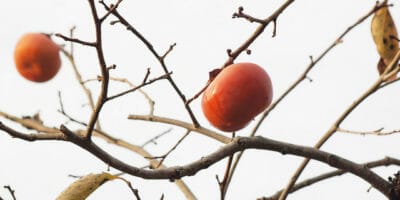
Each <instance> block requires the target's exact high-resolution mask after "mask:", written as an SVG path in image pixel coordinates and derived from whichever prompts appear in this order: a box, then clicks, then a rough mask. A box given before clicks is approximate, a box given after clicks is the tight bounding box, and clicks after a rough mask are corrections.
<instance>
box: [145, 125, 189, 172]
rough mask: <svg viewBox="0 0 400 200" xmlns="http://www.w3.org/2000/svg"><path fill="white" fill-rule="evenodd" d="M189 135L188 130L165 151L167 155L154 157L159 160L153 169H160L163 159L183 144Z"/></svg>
mask: <svg viewBox="0 0 400 200" xmlns="http://www.w3.org/2000/svg"><path fill="white" fill-rule="evenodd" d="M189 133H190V130H187V131H186V133H185V134H184V135H183V136H182V137H181V138H180V139H179V140H178V141H177V142H176V143H175V145H174V146H173V147H172V148H171V149H170V150H168V151H167V153H165V154H164V155H162V156H158V157H155V158H156V159H159V158H161V159H160V161H159V163H158V166H157V167H155V169H157V168H158V167H160V165H162V164H163V162H164V161H165V159H166V158H167V157H168V156H169V155H170V154H171V153H172V152H173V151H174V150H175V149H176V148H177V147H178V146H179V145H180V144H181V143H182V142H183V140H184V139H185V138H186V137H187V136H188V135H189ZM150 159H154V158H150Z"/></svg>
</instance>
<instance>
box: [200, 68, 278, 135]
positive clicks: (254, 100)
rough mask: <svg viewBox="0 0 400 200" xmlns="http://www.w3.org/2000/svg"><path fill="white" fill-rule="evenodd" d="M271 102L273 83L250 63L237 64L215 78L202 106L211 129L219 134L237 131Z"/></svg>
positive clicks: (205, 94)
mask: <svg viewBox="0 0 400 200" xmlns="http://www.w3.org/2000/svg"><path fill="white" fill-rule="evenodd" d="M271 101H272V83H271V79H270V78H269V75H268V74H267V72H266V71H265V70H264V69H263V68H261V67H260V66H258V65H256V64H253V63H237V64H232V65H230V66H228V67H226V68H225V69H223V70H222V71H221V72H220V73H219V74H218V75H217V77H215V79H214V80H213V81H212V82H211V83H210V85H209V86H208V87H207V89H206V90H205V91H204V93H203V98H202V104H201V105H202V109H203V113H204V115H205V116H206V118H207V119H208V121H209V122H210V123H211V124H212V125H213V126H215V127H216V128H218V129H220V130H221V131H237V130H239V129H242V128H244V127H245V126H246V125H247V124H248V123H249V122H250V121H251V120H252V119H253V118H254V117H255V116H257V115H258V114H260V113H261V112H262V111H263V110H265V109H266V108H267V107H268V106H269V105H270V104H271Z"/></svg>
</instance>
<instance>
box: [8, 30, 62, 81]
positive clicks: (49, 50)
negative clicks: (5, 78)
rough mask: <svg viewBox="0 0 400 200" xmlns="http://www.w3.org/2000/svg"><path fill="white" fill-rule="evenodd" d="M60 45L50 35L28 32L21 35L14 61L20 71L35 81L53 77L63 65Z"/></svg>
mask: <svg viewBox="0 0 400 200" xmlns="http://www.w3.org/2000/svg"><path fill="white" fill-rule="evenodd" d="M59 50H60V49H59V47H58V46H57V44H56V43H54V42H53V41H52V40H51V39H50V37H49V36H47V35H45V34H42V33H28V34H25V35H23V36H22V37H21V39H20V40H19V41H18V43H17V45H16V47H15V51H14V62H15V65H16V68H17V70H18V72H19V73H20V74H21V75H22V76H23V77H25V78H26V79H28V80H30V81H34V82H45V81H48V80H50V79H52V78H53V77H54V76H55V75H56V74H57V72H58V70H59V69H60V66H61V60H60V54H59Z"/></svg>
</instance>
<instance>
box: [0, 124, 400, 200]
mask: <svg viewBox="0 0 400 200" xmlns="http://www.w3.org/2000/svg"><path fill="white" fill-rule="evenodd" d="M0 130H3V131H5V132H6V133H8V134H9V135H11V136H14V137H17V138H20V139H23V140H28V141H34V140H38V139H40V138H37V137H36V138H31V137H26V136H25V135H26V134H23V133H19V132H17V131H15V130H13V129H11V128H9V127H7V126H5V125H3V124H1V126H0ZM60 131H61V132H62V133H64V135H63V138H61V139H63V140H67V141H70V142H72V143H74V144H76V145H78V146H80V147H81V148H83V149H85V150H87V151H89V152H90V153H92V154H93V155H94V156H96V157H97V158H99V159H100V160H102V161H103V162H105V163H107V164H109V165H110V166H112V167H114V168H116V169H118V170H121V171H123V172H125V173H127V174H130V175H133V176H138V177H142V178H146V179H170V180H175V179H179V178H181V177H183V176H191V175H194V174H196V173H197V172H198V171H200V170H203V169H206V168H208V167H209V166H210V165H212V164H214V163H216V162H218V161H220V160H221V159H223V158H226V157H228V156H230V155H232V154H234V153H236V152H239V151H243V150H244V149H262V150H270V151H275V152H280V153H282V154H284V155H286V154H290V155H297V156H302V157H306V158H310V159H314V160H318V161H320V162H323V163H326V164H328V165H330V166H333V167H336V168H338V169H342V170H344V171H348V172H350V173H352V174H354V175H356V176H359V177H360V178H362V179H364V180H365V181H367V182H368V183H370V184H371V185H372V186H373V187H375V188H376V189H377V190H379V191H380V192H381V193H382V194H384V195H385V196H387V197H388V198H389V199H395V198H399V197H393V196H391V195H393V194H392V193H391V191H392V190H391V187H392V185H391V184H390V183H389V182H387V181H386V180H384V179H383V178H381V177H379V176H378V175H377V174H375V173H374V172H372V171H371V170H370V169H368V168H367V167H366V166H364V165H359V164H356V163H354V162H352V161H350V160H347V159H344V158H342V157H340V156H337V155H334V154H331V153H327V152H324V151H321V150H318V149H316V148H311V147H306V146H300V145H294V144H289V143H285V142H279V141H274V140H270V139H267V138H264V137H261V136H257V137H250V138H249V137H237V138H235V139H234V140H233V141H232V142H230V143H228V144H226V145H225V146H224V147H222V148H220V149H218V150H216V151H215V152H214V153H212V154H209V155H207V156H204V157H202V158H201V159H199V160H197V161H195V162H192V163H190V164H187V165H183V166H177V167H169V168H164V169H156V170H146V169H141V168H137V167H134V166H130V165H128V164H126V163H124V162H122V161H120V160H118V159H116V158H114V157H113V156H111V155H110V154H108V153H107V152H106V151H104V150H103V149H101V148H100V147H98V146H97V145H96V144H95V143H93V142H92V141H91V140H87V139H86V137H85V136H82V135H81V134H79V133H74V132H72V131H70V130H69V129H68V128H66V127H65V126H61V127H60ZM53 136H54V138H53V139H54V140H59V139H60V138H58V137H56V135H53ZM47 139H48V138H47Z"/></svg>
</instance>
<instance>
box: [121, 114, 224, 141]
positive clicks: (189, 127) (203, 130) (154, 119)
mask: <svg viewBox="0 0 400 200" xmlns="http://www.w3.org/2000/svg"><path fill="white" fill-rule="evenodd" d="M128 119H132V120H142V121H150V122H159V123H164V124H171V125H175V126H178V127H181V128H185V129H187V130H190V131H192V132H197V133H200V134H203V135H205V136H208V137H210V138H213V139H215V140H218V141H220V142H222V143H225V144H226V143H229V142H230V141H231V139H230V138H229V137H226V136H224V135H221V134H219V133H216V132H214V131H211V130H209V129H206V128H203V127H197V128H196V127H194V126H193V125H192V124H190V123H187V122H183V121H179V120H176V119H170V118H166V117H160V116H155V115H152V116H150V115H129V116H128Z"/></svg>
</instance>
